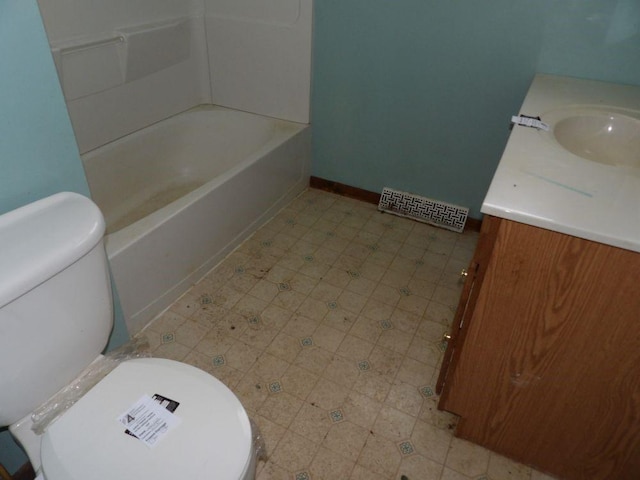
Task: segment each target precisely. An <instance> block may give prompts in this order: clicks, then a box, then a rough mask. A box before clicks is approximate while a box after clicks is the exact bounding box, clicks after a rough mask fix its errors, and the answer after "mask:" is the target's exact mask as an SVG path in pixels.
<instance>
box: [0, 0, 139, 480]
mask: <svg viewBox="0 0 640 480" xmlns="http://www.w3.org/2000/svg"><path fill="white" fill-rule="evenodd" d="M0 62H1V63H0V65H1V69H2V73H1V74H0V213H4V212H7V211H9V210H13V209H14V208H16V207H19V206H21V205H24V204H26V203H29V202H32V201H34V200H36V199H39V198H42V197H46V196H48V195H51V194H53V193H56V192H60V191H63V190H69V191H75V192H79V193H82V194H84V195H89V188H88V186H87V182H86V179H85V177H84V171H83V169H82V164H81V161H80V157H79V155H78V149H77V147H76V143H75V138H74V136H73V130H72V128H71V123H70V121H69V117H68V114H67V108H66V105H65V103H64V99H63V96H62V92H61V90H60V86H59V83H58V78H57V76H56V72H55V67H54V65H53V60H52V58H51V54H50V52H49V44H48V42H47V38H46V35H45V32H44V29H43V27H42V21H41V19H40V13H39V11H38V7H37V4H36V0H0ZM123 326H124V321H123V320H122V316H121V314H120V318H119V319H118V321H117V323H116V329H115V331H114V334H113V335H112V339H111V342H110V346H115V345H117V344H120V343H122V342H123V341H124V340H125V339H126V338H127V333H126V330H125V329H124V327H123ZM26 460H27V459H26V456H25V455H24V453H23V452H22V450H20V449H19V448H18V447H17V445H16V444H15V443H14V442H13V440H12V439H11V437H10V435H9V433H8V432H7V431H6V430H2V431H0V463H2V464H4V466H5V467H6V468H7V469H8V470H9V471H10V472H11V473H13V472H15V470H16V469H17V468H18V467H20V466H21V465H22V464H23V463H25V462H26Z"/></svg>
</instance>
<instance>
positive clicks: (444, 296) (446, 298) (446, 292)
mask: <svg viewBox="0 0 640 480" xmlns="http://www.w3.org/2000/svg"><path fill="white" fill-rule="evenodd" d="M431 299H432V300H434V301H436V302H439V303H442V304H444V305H447V306H449V307H451V308H455V307H456V306H457V305H458V300H460V289H459V288H449V287H444V286H442V285H438V286H437V287H436V289H435V291H434V292H433V296H432V297H431Z"/></svg>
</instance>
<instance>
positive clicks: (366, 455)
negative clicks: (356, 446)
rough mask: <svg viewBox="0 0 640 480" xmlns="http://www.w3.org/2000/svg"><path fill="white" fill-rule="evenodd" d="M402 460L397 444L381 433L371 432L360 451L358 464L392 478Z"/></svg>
mask: <svg viewBox="0 0 640 480" xmlns="http://www.w3.org/2000/svg"><path fill="white" fill-rule="evenodd" d="M401 461H402V458H401V455H400V451H399V450H398V447H397V446H396V444H395V443H394V442H393V441H391V440H387V439H386V438H384V437H381V436H379V435H372V434H370V435H369V436H368V437H367V442H366V444H365V446H364V447H363V449H362V452H361V453H360V457H359V458H358V464H359V465H361V466H362V467H364V468H366V469H369V470H371V471H373V472H375V473H377V474H380V475H384V476H386V477H387V478H392V477H393V475H394V474H395V473H396V471H397V470H398V466H399V465H400V462H401Z"/></svg>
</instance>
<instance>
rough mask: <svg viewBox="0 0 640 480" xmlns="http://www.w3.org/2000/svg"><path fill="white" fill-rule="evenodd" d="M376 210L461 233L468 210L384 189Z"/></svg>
mask: <svg viewBox="0 0 640 480" xmlns="http://www.w3.org/2000/svg"><path fill="white" fill-rule="evenodd" d="M378 210H381V211H384V212H389V213H393V214H394V215H399V216H401V217H408V218H413V219H414V220H418V221H420V222H425V223H428V224H430V225H435V226H436V227H442V228H446V229H447V230H453V231H454V232H462V231H463V230H464V224H465V223H466V221H467V216H468V215H469V209H468V208H464V207H458V206H457V205H451V204H450V203H446V202H441V201H439V200H432V199H430V198H426V197H421V196H419V195H414V194H412V193H407V192H401V191H399V190H393V189H391V188H387V187H384V189H383V190H382V195H381V197H380V203H378Z"/></svg>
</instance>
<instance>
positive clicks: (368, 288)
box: [344, 272, 378, 297]
mask: <svg viewBox="0 0 640 480" xmlns="http://www.w3.org/2000/svg"><path fill="white" fill-rule="evenodd" d="M345 273H346V274H347V276H348V277H349V281H348V283H347V285H346V286H345V287H344V288H345V289H346V290H348V291H349V292H353V293H357V294H358V295H362V296H363V297H369V296H370V295H371V294H372V293H373V291H374V290H375V289H376V286H377V285H378V284H377V282H375V281H373V280H369V279H368V278H365V277H364V276H363V275H362V274H360V273H357V272H352V273H351V274H349V273H348V272H345Z"/></svg>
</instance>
